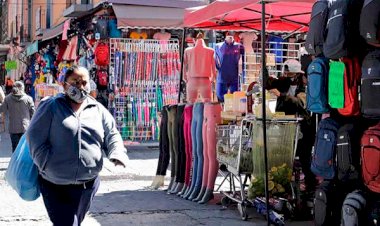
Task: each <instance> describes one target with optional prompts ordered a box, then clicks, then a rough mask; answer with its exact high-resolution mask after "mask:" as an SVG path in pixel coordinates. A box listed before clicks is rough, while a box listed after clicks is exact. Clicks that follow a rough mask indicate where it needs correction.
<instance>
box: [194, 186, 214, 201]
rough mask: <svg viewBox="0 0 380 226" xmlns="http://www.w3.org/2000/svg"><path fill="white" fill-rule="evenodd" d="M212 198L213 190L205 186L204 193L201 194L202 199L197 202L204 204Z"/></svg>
mask: <svg viewBox="0 0 380 226" xmlns="http://www.w3.org/2000/svg"><path fill="white" fill-rule="evenodd" d="M212 199H214V190H213V189H209V188H207V189H206V192H205V194H204V195H203V198H202V200H201V201H199V202H198V203H199V204H205V203H208V202H209V201H210V200H212Z"/></svg>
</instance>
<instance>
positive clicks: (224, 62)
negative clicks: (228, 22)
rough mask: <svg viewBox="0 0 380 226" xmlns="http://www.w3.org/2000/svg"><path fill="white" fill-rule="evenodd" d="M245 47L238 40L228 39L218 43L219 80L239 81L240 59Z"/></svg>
mask: <svg viewBox="0 0 380 226" xmlns="http://www.w3.org/2000/svg"><path fill="white" fill-rule="evenodd" d="M243 54H244V47H243V46H242V45H241V44H239V43H236V42H231V43H228V42H227V41H225V42H221V43H218V44H216V46H215V56H216V67H217V69H218V77H217V82H219V83H237V82H238V79H239V60H240V57H241V55H243Z"/></svg>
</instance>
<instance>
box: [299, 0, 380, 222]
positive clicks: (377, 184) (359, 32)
mask: <svg viewBox="0 0 380 226" xmlns="http://www.w3.org/2000/svg"><path fill="white" fill-rule="evenodd" d="M379 20H380V1H377V0H368V1H363V0H350V1H346V0H337V1H334V2H333V3H332V4H330V3H329V2H328V1H318V2H316V3H315V4H314V6H313V11H312V17H311V21H310V30H309V33H308V37H307V40H306V48H307V50H308V52H309V53H311V54H313V55H314V56H315V57H316V58H315V60H314V61H313V62H312V63H311V64H310V66H309V67H308V76H309V77H308V85H307V109H308V110H309V111H311V112H313V113H317V114H323V117H322V118H323V119H322V121H321V122H320V123H319V126H318V131H317V135H316V140H315V144H314V151H313V158H312V163H311V170H312V171H313V173H314V174H315V175H316V176H317V177H319V178H320V180H321V181H322V182H321V183H320V185H319V186H318V188H317V190H316V193H315V196H316V197H315V200H314V205H315V206H314V213H315V216H314V217H315V223H316V225H340V224H342V225H377V223H376V222H378V221H379V220H380V216H379V214H378V212H379V200H378V195H379V193H380V175H379V172H380V171H379V168H380V161H379V159H380V158H379V156H380V121H379V120H380V101H378V99H379V98H380V49H379V47H380V24H379Z"/></svg>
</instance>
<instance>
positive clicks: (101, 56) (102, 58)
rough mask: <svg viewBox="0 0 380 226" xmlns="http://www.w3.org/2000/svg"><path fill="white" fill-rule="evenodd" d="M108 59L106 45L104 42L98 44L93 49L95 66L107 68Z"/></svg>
mask: <svg viewBox="0 0 380 226" xmlns="http://www.w3.org/2000/svg"><path fill="white" fill-rule="evenodd" d="M109 57H110V54H109V47H108V45H107V44H106V43H104V42H100V43H99V44H98V45H97V46H96V49H95V64H96V65H98V66H108V64H109Z"/></svg>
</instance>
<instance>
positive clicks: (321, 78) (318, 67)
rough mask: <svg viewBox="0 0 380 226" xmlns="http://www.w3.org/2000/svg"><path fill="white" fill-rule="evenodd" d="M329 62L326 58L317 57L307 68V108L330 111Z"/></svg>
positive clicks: (323, 111)
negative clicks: (328, 96) (328, 90)
mask: <svg viewBox="0 0 380 226" xmlns="http://www.w3.org/2000/svg"><path fill="white" fill-rule="evenodd" d="M328 73H329V64H328V60H327V59H326V58H316V59H315V60H313V61H312V62H311V63H310V65H309V67H308V68H307V74H308V80H307V92H306V105H307V110H309V111H311V112H314V113H320V114H323V113H326V112H328V111H329V109H328V102H327V76H328Z"/></svg>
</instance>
